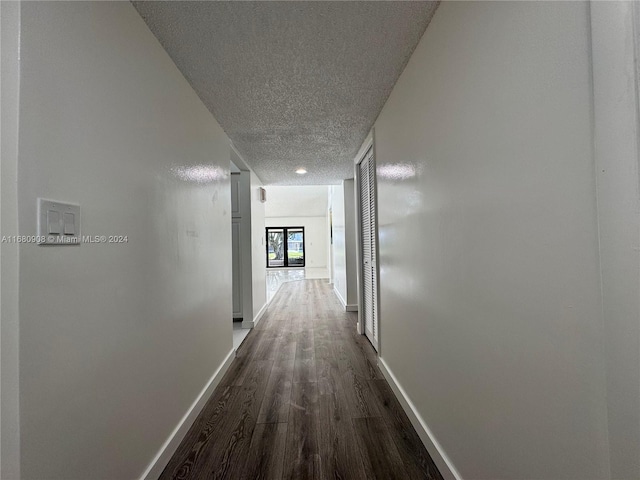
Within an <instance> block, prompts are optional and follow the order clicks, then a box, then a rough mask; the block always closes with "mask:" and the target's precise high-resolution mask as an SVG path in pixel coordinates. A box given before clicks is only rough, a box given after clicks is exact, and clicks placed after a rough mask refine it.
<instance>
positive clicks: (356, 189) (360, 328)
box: [353, 129, 373, 335]
mask: <svg viewBox="0 0 640 480" xmlns="http://www.w3.org/2000/svg"><path fill="white" fill-rule="evenodd" d="M372 147H373V129H371V131H370V132H369V134H368V135H367V138H365V139H364V142H363V143H362V146H361V147H360V150H358V154H357V155H356V156H355V159H354V162H353V163H354V165H353V180H354V183H353V194H354V204H353V205H354V207H355V210H356V211H355V214H356V225H357V228H356V283H357V286H358V304H359V305H363V304H364V295H363V291H362V288H363V287H362V252H361V250H362V227H361V225H362V219H361V215H360V213H361V212H360V171H359V168H358V165H359V164H360V162H362V160H363V158H364V155H365V154H366V153H367V152H368V151H369V149H370V148H372ZM356 329H357V332H358V333H359V334H360V335H364V319H363V318H362V312H361V311H360V310H358V323H357V325H356Z"/></svg>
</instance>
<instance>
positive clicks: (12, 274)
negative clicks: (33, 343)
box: [0, 2, 20, 480]
mask: <svg viewBox="0 0 640 480" xmlns="http://www.w3.org/2000/svg"><path fill="white" fill-rule="evenodd" d="M0 30H1V35H2V41H1V43H0V45H1V46H2V49H1V50H2V71H1V72H0V78H1V79H2V82H1V85H2V93H1V94H2V98H1V101H0V102H1V103H2V122H1V125H2V127H1V131H0V145H1V148H2V153H1V163H0V195H1V200H0V229H1V234H2V235H3V236H13V235H17V234H18V192H17V177H18V108H19V104H18V98H19V92H20V57H19V55H20V4H19V3H18V2H0ZM18 256H19V252H18V245H17V244H16V243H5V242H2V243H0V339H1V345H0V354H1V359H0V365H1V368H2V370H1V372H0V379H1V382H2V384H1V385H0V392H1V397H0V439H1V443H0V478H3V479H7V480H13V479H18V478H20V412H19V316H18V295H19V291H18V278H19V276H18Z"/></svg>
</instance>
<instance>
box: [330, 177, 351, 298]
mask: <svg viewBox="0 0 640 480" xmlns="http://www.w3.org/2000/svg"><path fill="white" fill-rule="evenodd" d="M329 189H330V193H329V199H330V201H331V215H332V223H333V255H332V256H333V288H334V290H335V291H336V293H337V295H338V297H339V298H340V301H341V303H342V304H343V305H346V304H347V260H346V254H345V245H344V237H345V232H344V187H343V186H342V184H340V185H331V186H330V187H329Z"/></svg>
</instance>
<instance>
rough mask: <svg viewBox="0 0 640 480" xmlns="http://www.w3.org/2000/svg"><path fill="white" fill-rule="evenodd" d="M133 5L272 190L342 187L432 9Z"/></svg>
mask: <svg viewBox="0 0 640 480" xmlns="http://www.w3.org/2000/svg"><path fill="white" fill-rule="evenodd" d="M133 4H134V6H135V8H136V9H137V10H138V12H139V13H140V15H141V16H142V18H143V19H144V20H145V22H146V23H147V25H148V26H149V28H150V29H151V31H152V32H153V33H154V34H155V36H156V37H157V38H158V40H159V41H160V43H161V44H162V45H163V47H164V48H165V50H166V51H167V52H168V54H169V55H170V56H171V58H172V59H173V61H174V62H175V64H176V65H177V66H178V68H179V69H180V70H181V71H182V73H183V75H184V76H185V78H186V79H187V80H188V81H189V82H190V83H191V85H192V87H193V88H194V90H195V91H196V93H197V94H198V95H199V96H200V98H201V99H202V101H203V102H204V104H205V105H206V106H207V107H208V108H209V110H210V111H211V112H212V113H213V115H214V116H215V117H216V119H217V120H218V122H219V123H220V125H221V126H222V128H223V129H224V130H225V131H226V133H227V135H228V136H229V138H231V140H232V141H233V143H234V145H235V147H236V148H237V150H238V151H239V152H240V154H241V155H242V156H243V157H244V159H245V160H246V162H247V163H248V164H249V165H250V166H251V168H252V169H253V170H254V171H255V173H256V174H257V175H258V176H259V177H260V178H261V179H262V181H263V182H265V183H266V184H280V185H294V184H335V183H339V181H340V180H342V179H344V178H350V177H353V157H354V156H355V154H356V153H357V151H358V149H359V148H360V146H361V144H362V142H363V141H364V138H365V137H366V135H367V133H368V132H369V130H370V129H371V127H372V125H373V123H374V121H375V119H376V117H377V116H378V114H379V113H380V110H381V109H382V106H383V105H384V102H385V101H386V99H387V97H388V96H389V94H390V92H391V89H392V88H393V85H394V84H395V82H396V80H397V79H398V77H399V76H400V73H401V72H402V70H403V69H404V67H405V65H406V63H407V61H408V59H409V57H410V56H411V53H412V52H413V50H414V48H415V46H416V45H417V43H418V41H419V40H420V37H421V36H422V34H423V32H424V30H425V28H426V27H427V25H428V23H429V21H430V19H431V17H432V16H433V13H434V12H435V8H436V6H437V2H405V1H357V2H331V1H325V2H288V1H285V2H235V1H231V2H227V1H203V2H183V1H162V2H160V1H140V2H139V1H135V2H133ZM298 167H305V168H306V169H307V170H308V172H309V173H308V174H307V175H305V176H299V175H296V174H295V173H294V170H295V169H296V168H298Z"/></svg>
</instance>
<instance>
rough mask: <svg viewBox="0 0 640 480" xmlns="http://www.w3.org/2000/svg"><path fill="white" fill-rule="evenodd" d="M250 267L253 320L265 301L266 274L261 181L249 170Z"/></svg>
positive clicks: (259, 312) (255, 319)
mask: <svg viewBox="0 0 640 480" xmlns="http://www.w3.org/2000/svg"><path fill="white" fill-rule="evenodd" d="M250 183H251V269H252V295H253V321H254V322H255V321H257V320H259V318H257V316H258V315H260V314H261V312H262V311H263V308H264V306H265V305H266V303H267V276H266V270H265V268H266V266H267V258H266V254H265V252H266V246H265V221H264V205H265V204H264V203H262V202H261V201H260V187H262V182H261V181H260V179H259V178H258V177H257V176H256V174H255V173H253V172H251V178H250Z"/></svg>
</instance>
